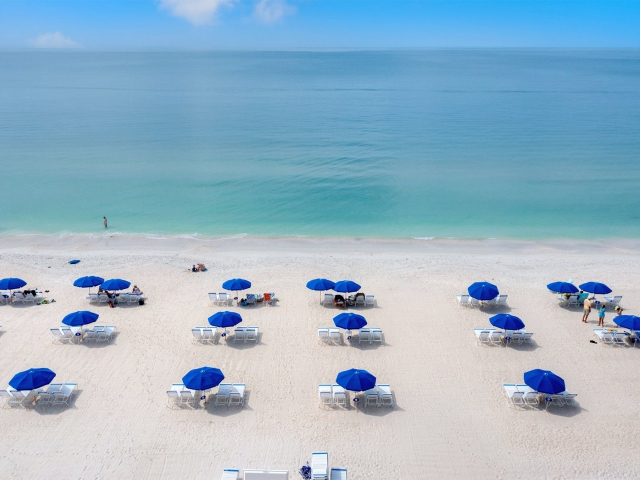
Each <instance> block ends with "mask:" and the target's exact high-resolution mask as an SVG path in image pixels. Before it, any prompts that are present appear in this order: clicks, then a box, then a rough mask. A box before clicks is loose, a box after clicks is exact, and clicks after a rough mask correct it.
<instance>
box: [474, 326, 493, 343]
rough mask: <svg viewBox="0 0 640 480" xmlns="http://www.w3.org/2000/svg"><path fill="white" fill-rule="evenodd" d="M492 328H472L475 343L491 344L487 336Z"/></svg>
mask: <svg viewBox="0 0 640 480" xmlns="http://www.w3.org/2000/svg"><path fill="white" fill-rule="evenodd" d="M492 332H493V330H487V329H486V328H474V329H473V333H474V334H475V336H476V343H477V344H478V345H491V340H489V337H490V336H491V333H492Z"/></svg>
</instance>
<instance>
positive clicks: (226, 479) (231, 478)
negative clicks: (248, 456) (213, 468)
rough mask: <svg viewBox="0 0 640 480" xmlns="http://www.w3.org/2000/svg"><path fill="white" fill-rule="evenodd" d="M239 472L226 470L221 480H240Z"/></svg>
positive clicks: (230, 469)
mask: <svg viewBox="0 0 640 480" xmlns="http://www.w3.org/2000/svg"><path fill="white" fill-rule="evenodd" d="M239 474H240V471H239V470H236V469H233V468H225V469H224V470H223V471H222V478H221V479H220V480H238V475H239Z"/></svg>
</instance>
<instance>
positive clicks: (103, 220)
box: [102, 217, 107, 228]
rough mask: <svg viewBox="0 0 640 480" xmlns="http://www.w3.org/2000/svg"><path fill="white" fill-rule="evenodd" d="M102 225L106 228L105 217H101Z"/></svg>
mask: <svg viewBox="0 0 640 480" xmlns="http://www.w3.org/2000/svg"><path fill="white" fill-rule="evenodd" d="M102 223H104V228H107V217H102Z"/></svg>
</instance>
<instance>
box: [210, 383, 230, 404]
mask: <svg viewBox="0 0 640 480" xmlns="http://www.w3.org/2000/svg"><path fill="white" fill-rule="evenodd" d="M230 393H231V384H230V383H221V384H220V385H219V386H218V391H217V392H216V396H215V402H214V405H215V406H219V405H228V404H229V394H230Z"/></svg>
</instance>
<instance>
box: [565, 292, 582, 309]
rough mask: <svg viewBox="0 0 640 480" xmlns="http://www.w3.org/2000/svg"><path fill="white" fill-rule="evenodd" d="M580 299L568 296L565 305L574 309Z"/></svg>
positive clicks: (575, 296) (576, 296)
mask: <svg viewBox="0 0 640 480" xmlns="http://www.w3.org/2000/svg"><path fill="white" fill-rule="evenodd" d="M579 298H580V297H579V296H578V295H569V299H568V300H567V305H569V306H570V307H575V306H578V305H580V301H579V300H578V299H579Z"/></svg>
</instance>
